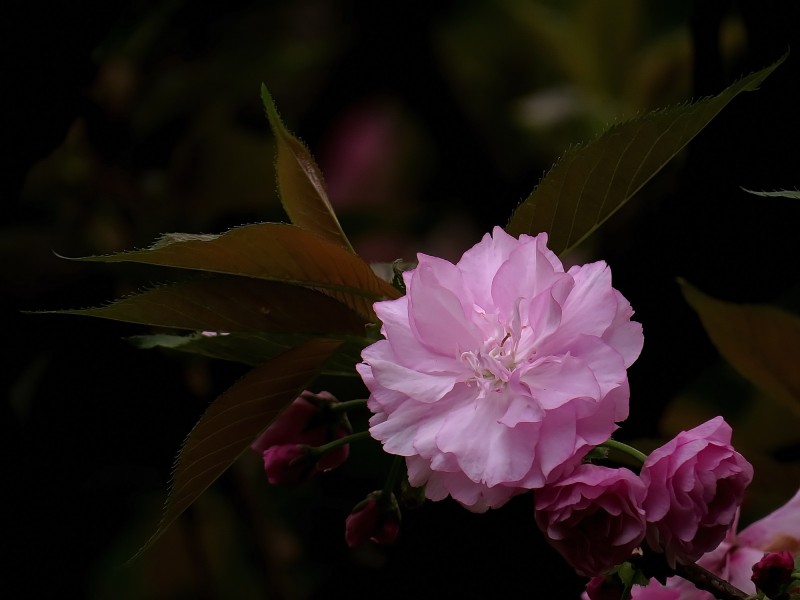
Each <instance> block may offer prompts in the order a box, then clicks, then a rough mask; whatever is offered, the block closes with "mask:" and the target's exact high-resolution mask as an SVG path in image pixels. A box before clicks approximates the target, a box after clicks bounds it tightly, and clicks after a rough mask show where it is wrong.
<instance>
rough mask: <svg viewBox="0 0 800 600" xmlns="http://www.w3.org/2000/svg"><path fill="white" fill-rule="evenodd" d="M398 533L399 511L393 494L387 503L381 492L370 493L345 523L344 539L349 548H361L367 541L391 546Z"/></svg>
mask: <svg viewBox="0 0 800 600" xmlns="http://www.w3.org/2000/svg"><path fill="white" fill-rule="evenodd" d="M399 533H400V509H399V508H398V506H397V500H396V499H395V497H394V494H391V495H390V496H389V498H388V501H385V500H383V492H380V491H377V492H372V493H371V494H370V495H369V496H367V498H366V500H364V501H362V502H360V503H359V504H357V505H356V507H355V508H354V509H353V512H351V513H350V516H348V517H347V520H346V521H345V532H344V539H345V541H346V542H347V545H348V546H350V547H351V548H358V547H359V546H363V545H364V544H366V543H367V542H368V541H371V542H375V543H376V544H392V543H394V541H395V540H396V539H397V535H398V534H399Z"/></svg>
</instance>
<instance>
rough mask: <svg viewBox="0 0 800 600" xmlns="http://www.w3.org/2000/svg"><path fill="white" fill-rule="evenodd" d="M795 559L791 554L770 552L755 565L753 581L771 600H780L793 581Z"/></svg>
mask: <svg viewBox="0 0 800 600" xmlns="http://www.w3.org/2000/svg"><path fill="white" fill-rule="evenodd" d="M792 571H794V558H793V557H792V554H791V552H788V551H785V550H784V551H783V552H770V553H769V554H765V555H764V557H763V558H762V559H761V560H760V561H758V562H757V563H756V564H754V565H753V576H752V577H751V579H752V580H753V583H755V584H756V587H757V588H758V589H759V590H761V591H762V592H764V594H766V595H767V596H768V597H770V598H778V597H780V595H781V594H782V593H784V592H785V591H786V586H787V585H788V584H789V583H790V582H791V581H792Z"/></svg>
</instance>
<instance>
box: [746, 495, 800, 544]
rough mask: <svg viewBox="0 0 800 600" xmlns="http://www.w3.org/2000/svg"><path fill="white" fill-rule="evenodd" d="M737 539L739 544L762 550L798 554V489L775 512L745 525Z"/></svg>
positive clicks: (799, 522)
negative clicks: (787, 551) (786, 551)
mask: <svg viewBox="0 0 800 600" xmlns="http://www.w3.org/2000/svg"><path fill="white" fill-rule="evenodd" d="M738 539H739V543H740V544H742V545H744V546H750V547H752V548H758V549H759V550H763V551H764V552H780V551H781V550H789V551H790V552H792V553H793V554H795V555H798V554H800V490H798V491H797V493H796V494H795V495H794V496H793V497H792V499H791V500H789V501H788V502H787V503H786V504H784V505H783V506H781V507H780V508H778V509H777V510H776V511H775V512H772V513H770V514H769V515H767V516H766V517H764V518H763V519H761V520H760V521H756V522H755V523H753V524H751V525H749V526H748V527H746V528H745V529H744V530H743V531H742V532H741V533H740V534H739V536H738Z"/></svg>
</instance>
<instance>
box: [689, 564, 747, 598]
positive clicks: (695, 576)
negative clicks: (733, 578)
mask: <svg viewBox="0 0 800 600" xmlns="http://www.w3.org/2000/svg"><path fill="white" fill-rule="evenodd" d="M675 573H676V574H677V575H679V576H681V577H683V578H684V579H686V580H688V581H691V582H692V583H693V584H694V586H695V587H696V588H698V589H700V590H703V591H706V592H708V593H710V594H711V595H713V596H714V597H715V598H717V599H718V600H745V599H746V598H748V597H749V596H748V595H747V594H745V593H744V592H743V591H742V590H740V589H739V588H737V587H735V586H733V585H731V584H730V583H728V582H727V581H725V580H724V579H720V578H719V577H717V576H716V575H714V574H713V573H711V572H710V571H707V570H706V569H704V568H703V567H701V566H700V565H698V564H690V565H678V566H677V567H676V568H675Z"/></svg>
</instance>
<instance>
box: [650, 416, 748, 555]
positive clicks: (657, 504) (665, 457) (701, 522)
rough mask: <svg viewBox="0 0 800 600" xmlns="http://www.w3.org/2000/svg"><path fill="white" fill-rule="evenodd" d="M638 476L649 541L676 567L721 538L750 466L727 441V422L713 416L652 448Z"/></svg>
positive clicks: (740, 501)
mask: <svg viewBox="0 0 800 600" xmlns="http://www.w3.org/2000/svg"><path fill="white" fill-rule="evenodd" d="M641 478H642V480H643V481H644V482H645V484H646V485H647V497H646V498H645V500H644V509H645V512H646V513H647V543H648V545H649V546H651V547H652V548H653V549H654V550H658V551H661V552H664V554H665V556H666V559H667V562H668V563H669V565H670V566H672V567H674V566H675V564H676V563H690V562H694V561H696V560H697V559H699V558H700V557H701V556H703V554H705V553H706V552H710V551H711V550H713V549H714V548H716V547H717V546H719V544H720V543H721V542H722V540H723V539H725V535H726V534H727V532H728V530H729V529H730V527H731V525H732V523H733V521H734V519H735V518H736V514H737V511H738V509H739V506H740V505H741V504H742V500H743V498H744V490H745V488H746V487H747V486H748V485H750V482H751V481H752V480H753V467H752V466H751V465H750V463H749V462H747V461H746V460H745V458H744V457H743V456H742V455H741V454H739V453H738V452H736V450H734V449H733V447H732V446H731V428H730V426H729V425H728V424H727V423H726V422H725V421H724V420H723V419H722V417H715V418H714V419H711V420H710V421H708V422H707V423H703V424H702V425H699V426H698V427H695V428H694V429H691V430H689V431H682V432H681V433H679V434H678V435H677V436H676V437H675V438H673V439H672V440H670V441H669V442H667V443H666V444H664V445H663V446H661V447H660V448H658V449H656V450H655V451H653V452H652V453H651V454H650V456H648V457H647V460H645V462H644V465H643V466H642V471H641Z"/></svg>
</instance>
